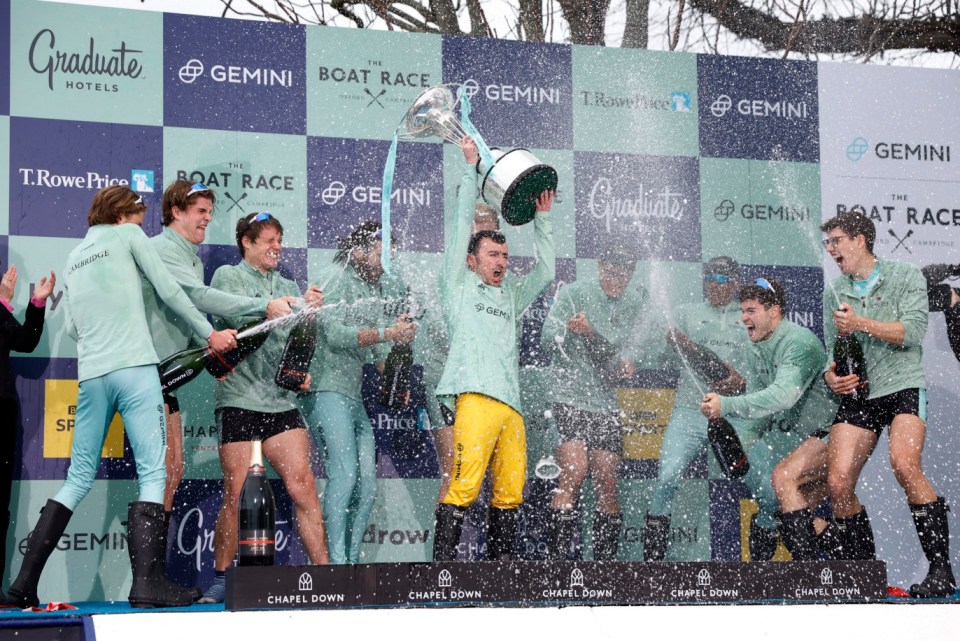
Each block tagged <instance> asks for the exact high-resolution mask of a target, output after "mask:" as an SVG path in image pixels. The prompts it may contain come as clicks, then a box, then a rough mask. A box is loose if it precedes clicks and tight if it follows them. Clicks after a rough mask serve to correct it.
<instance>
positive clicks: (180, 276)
mask: <svg viewBox="0 0 960 641" xmlns="http://www.w3.org/2000/svg"><path fill="white" fill-rule="evenodd" d="M216 199H217V197H216V194H214V192H213V190H212V189H208V188H207V187H206V186H205V185H203V184H200V183H191V182H190V181H188V180H177V181H174V182H173V183H171V184H170V185H169V186H168V187H167V188H166V189H165V190H164V192H163V200H162V208H163V209H162V215H161V223H162V224H163V231H162V232H160V234H158V235H157V236H154V237H152V238H151V239H150V246H151V247H152V248H153V249H154V251H156V253H157V255H158V256H159V257H160V260H161V261H163V264H164V265H165V266H166V267H167V269H168V270H169V271H170V274H171V275H172V276H173V277H174V279H176V281H177V282H178V283H179V284H180V287H181V289H183V291H184V293H186V295H187V297H188V298H189V299H190V302H192V303H193V304H194V305H195V306H196V308H197V309H199V310H200V311H201V312H203V313H205V314H213V315H215V316H222V317H227V318H231V317H235V316H266V317H267V318H269V319H273V318H278V317H280V316H284V315H286V314H288V313H289V312H290V306H291V304H292V303H293V302H294V301H295V300H296V299H294V298H292V297H289V296H286V297H279V298H275V299H273V300H271V299H270V298H263V297H251V296H237V295H235V294H229V293H227V292H223V291H220V290H218V289H215V288H213V287H208V286H207V285H205V284H204V282H203V262H202V261H201V260H200V256H199V251H200V245H202V244H203V241H204V239H205V238H206V236H207V225H209V224H210V221H211V220H212V219H213V208H214V205H215V204H216ZM143 302H144V307H145V308H146V313H147V323H149V325H150V333H151V335H152V336H153V345H154V347H155V348H156V350H157V356H158V357H159V358H160V360H161V361H163V359H165V358H167V357H168V356H170V355H171V354H175V353H177V352H179V351H181V350H184V349H186V348H187V347H189V346H190V344H191V336H192V332H191V330H190V326H189V324H188V323H187V320H186V319H185V318H182V317H181V316H179V315H178V314H177V313H176V312H175V311H174V310H173V309H172V308H170V307H169V306H168V305H167V304H166V303H164V302H163V300H162V299H161V298H160V296H158V295H157V292H156V290H154V288H153V285H152V284H151V283H150V281H149V280H146V279H144V281H143ZM163 401H164V405H165V407H166V413H167V454H166V468H167V485H166V488H165V491H164V496H163V509H164V511H165V513H166V515H167V517H168V518H169V516H170V511H171V510H172V509H173V495H174V493H176V491H177V487H178V486H179V485H180V480H181V479H182V478H183V428H182V425H181V422H180V404H179V403H178V401H177V396H176V392H175V391H174V392H170V393H167V394H164V398H163Z"/></svg>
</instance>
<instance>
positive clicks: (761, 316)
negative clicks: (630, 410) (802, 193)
mask: <svg viewBox="0 0 960 641" xmlns="http://www.w3.org/2000/svg"><path fill="white" fill-rule="evenodd" d="M739 298H740V310H741V320H742V321H743V324H744V326H746V328H747V336H748V337H749V338H750V342H751V345H750V347H749V348H748V350H747V359H748V368H749V369H748V371H749V372H750V374H749V375H748V378H747V391H746V394H744V395H742V396H724V395H720V394H716V393H714V392H711V393H709V394H706V395H704V397H703V402H702V403H701V404H700V411H701V412H702V413H703V415H704V416H706V417H707V418H708V419H711V420H713V419H717V418H720V417H722V416H727V417H731V416H732V417H739V418H745V419H763V421H764V422H763V426H762V428H761V432H762V434H761V436H760V438H759V439H758V440H757V441H756V443H754V444H753V445H752V446H751V447H750V449H749V450H748V452H747V460H749V461H750V470H749V471H748V472H747V474H746V476H744V477H743V482H744V483H745V484H746V486H747V487H748V488H749V489H750V491H751V492H752V493H753V497H754V498H755V499H756V500H757V505H758V506H759V514H758V515H757V517H756V518H755V520H754V523H753V524H752V526H751V528H750V553H751V559H752V560H753V561H768V560H770V558H771V557H772V556H773V553H774V551H775V550H776V545H777V540H778V537H777V528H776V527H775V525H773V523H774V522H775V521H774V517H775V516H778V517H779V521H780V534H781V535H782V536H783V540H784V543H785V544H786V545H787V548H788V549H789V550H790V551H791V552H792V553H793V558H794V560H797V561H809V560H815V559H816V558H817V556H816V547H815V545H814V543H813V540H814V539H813V536H814V526H813V514H812V512H811V510H810V509H809V508H815V507H817V506H818V505H819V504H820V502H822V501H823V499H824V498H826V487H825V485H824V484H823V483H819V484H817V483H814V484H812V485H809V486H805V491H807V492H809V493H811V494H813V495H815V496H816V497H817V498H810V497H809V496H808V497H807V498H805V499H804V498H801V499H800V500H801V505H799V506H795V505H790V506H786V505H785V506H784V512H785V513H783V514H779V515H777V505H778V501H777V496H776V495H775V494H774V487H773V485H771V474H772V473H773V471H774V468H775V467H776V466H777V464H778V463H780V461H781V459H783V458H784V457H786V456H787V455H788V454H790V453H791V452H793V451H794V450H795V449H796V448H797V447H798V446H800V445H801V443H804V444H805V441H806V440H807V439H808V438H810V437H813V436H814V435H816V439H815V443H814V444H813V445H811V446H809V447H813V448H814V449H815V451H817V452H820V453H823V452H825V451H826V444H825V443H824V442H823V441H822V440H821V438H822V437H824V436H826V429H825V428H827V427H829V425H830V423H831V422H832V419H833V416H834V415H835V414H836V411H837V405H838V402H837V400H836V397H835V396H834V395H833V394H832V393H831V392H830V391H829V390H828V389H827V388H826V386H825V385H824V383H823V380H822V379H821V378H820V374H821V373H822V372H823V370H824V368H825V367H826V364H827V357H826V354H824V351H823V345H821V343H820V339H819V338H817V337H816V335H815V334H814V333H813V332H811V331H810V330H809V329H807V328H806V327H802V326H800V325H797V324H796V323H794V322H792V321H789V320H785V319H784V317H783V316H784V313H785V312H786V309H787V294H786V291H785V290H784V288H783V285H781V284H780V283H779V282H777V281H775V280H767V279H766V278H758V279H757V280H756V281H755V282H754V283H753V284H751V285H746V286H745V287H744V288H743V289H741V290H740V296H739ZM823 462H824V464H825V463H826V461H825V460H824V461H823ZM808 505H809V508H808V507H807V506H808ZM805 508H806V509H805ZM767 524H771V525H767ZM825 526H826V523H823V524H822V527H825ZM822 527H821V529H822Z"/></svg>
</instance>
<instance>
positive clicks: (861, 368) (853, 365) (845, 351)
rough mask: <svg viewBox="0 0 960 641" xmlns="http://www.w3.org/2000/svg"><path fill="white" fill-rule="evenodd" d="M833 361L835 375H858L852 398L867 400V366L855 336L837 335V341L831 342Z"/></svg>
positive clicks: (858, 401) (868, 387)
mask: <svg viewBox="0 0 960 641" xmlns="http://www.w3.org/2000/svg"><path fill="white" fill-rule="evenodd" d="M833 361H834V362H835V363H836V364H837V369H836V372H837V376H849V375H850V374H856V375H857V376H859V377H860V385H859V386H858V387H857V388H856V389H854V390H853V392H852V393H851V394H850V396H851V397H852V398H853V400H854V401H856V402H857V403H860V402H863V401H865V400H867V397H868V396H870V383H869V382H868V381H867V366H866V363H865V362H864V360H863V346H862V345H860V341H858V340H857V337H856V336H854V335H853V334H838V335H837V342H835V343H834V344H833Z"/></svg>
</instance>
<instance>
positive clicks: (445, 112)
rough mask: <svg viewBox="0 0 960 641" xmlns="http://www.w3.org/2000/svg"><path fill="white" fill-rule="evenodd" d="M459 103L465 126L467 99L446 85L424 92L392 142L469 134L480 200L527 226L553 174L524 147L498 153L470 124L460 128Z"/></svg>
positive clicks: (554, 185) (554, 180) (458, 137)
mask: <svg viewBox="0 0 960 641" xmlns="http://www.w3.org/2000/svg"><path fill="white" fill-rule="evenodd" d="M461 100H462V101H463V104H461V111H462V112H463V114H464V121H465V122H467V123H468V124H469V116H468V112H469V98H467V96H466V95H462V96H461V95H460V94H458V95H457V96H454V94H453V91H451V89H450V87H449V86H448V85H437V86H435V87H430V88H429V89H426V90H425V91H423V92H422V93H421V94H420V95H419V96H417V97H416V99H415V100H414V101H413V104H412V105H411V106H410V108H409V109H408V110H407V113H406V115H404V117H403V120H402V121H401V125H400V127H399V128H398V130H397V136H398V138H400V139H404V140H415V139H420V138H429V137H433V136H436V137H438V138H441V139H443V140H446V141H447V142H450V143H452V144H455V145H458V144H460V140H461V139H462V138H463V137H464V136H468V135H471V133H470V132H471V131H472V132H473V134H472V137H473V139H474V141H475V142H476V143H477V148H478V150H479V151H480V158H481V160H480V162H479V163H477V173H478V174H479V176H480V195H481V197H482V198H483V201H484V202H486V203H487V204H488V205H490V206H491V207H492V208H493V209H494V210H495V211H496V212H497V213H498V214H500V216H502V217H503V219H504V220H505V221H507V222H508V223H509V224H511V225H524V224H526V223H528V222H530V221H531V220H533V218H534V215H535V214H536V209H537V197H538V196H539V195H540V194H541V193H542V192H543V191H546V190H556V188H557V172H556V170H555V169H554V168H553V167H550V166H549V165H545V164H543V163H542V162H540V161H539V160H538V159H537V157H536V156H534V155H533V154H532V153H530V152H529V151H528V150H526V149H511V150H508V151H503V150H502V149H498V148H496V147H492V148H487V146H486V143H485V142H484V141H483V138H482V136H480V135H479V132H477V131H476V129H475V128H473V125H472V124H470V126H469V128H468V127H465V126H464V123H463V122H461V121H460V119H459V118H457V115H456V112H455V109H456V107H457V105H458V104H459V103H460V101H461ZM488 152H489V153H488ZM487 165H489V166H487Z"/></svg>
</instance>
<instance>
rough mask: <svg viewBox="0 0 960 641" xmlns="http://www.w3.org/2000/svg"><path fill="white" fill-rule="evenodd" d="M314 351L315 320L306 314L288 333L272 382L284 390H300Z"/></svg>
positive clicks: (315, 339) (315, 347)
mask: <svg viewBox="0 0 960 641" xmlns="http://www.w3.org/2000/svg"><path fill="white" fill-rule="evenodd" d="M316 349H317V319H316V317H315V316H314V315H313V314H307V315H306V316H304V317H303V319H302V320H301V321H300V322H299V323H297V324H296V325H295V326H294V328H293V329H292V330H291V331H290V336H288V337H287V343H286V345H284V346H283V354H282V355H281V356H280V365H279V366H278V367H277V374H276V376H274V377H273V381H274V382H275V383H276V384H277V385H279V386H280V387H282V388H284V389H288V390H291V391H293V392H296V391H298V390H300V388H301V387H302V386H303V384H304V383H305V382H306V380H307V373H308V372H309V370H310V361H312V360H313V353H314V352H315V351H316Z"/></svg>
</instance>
